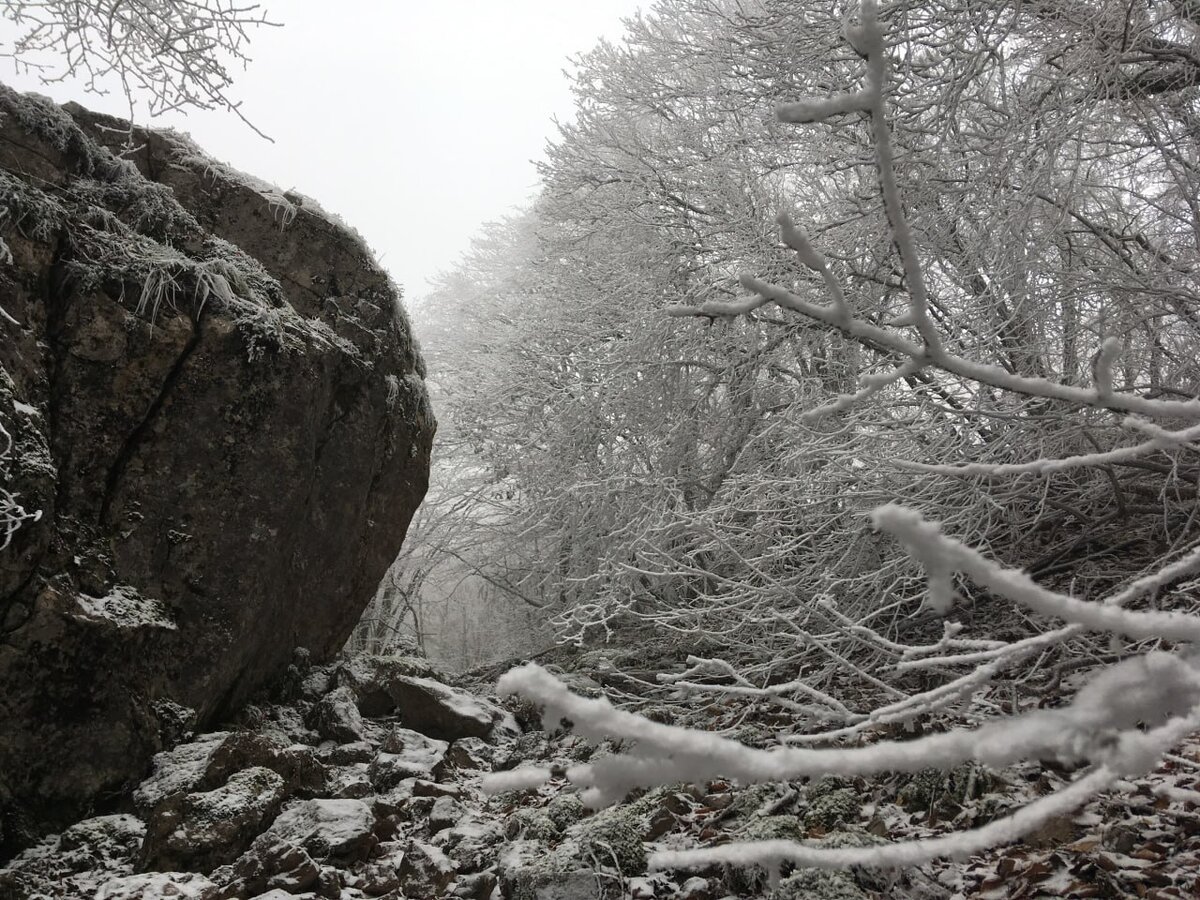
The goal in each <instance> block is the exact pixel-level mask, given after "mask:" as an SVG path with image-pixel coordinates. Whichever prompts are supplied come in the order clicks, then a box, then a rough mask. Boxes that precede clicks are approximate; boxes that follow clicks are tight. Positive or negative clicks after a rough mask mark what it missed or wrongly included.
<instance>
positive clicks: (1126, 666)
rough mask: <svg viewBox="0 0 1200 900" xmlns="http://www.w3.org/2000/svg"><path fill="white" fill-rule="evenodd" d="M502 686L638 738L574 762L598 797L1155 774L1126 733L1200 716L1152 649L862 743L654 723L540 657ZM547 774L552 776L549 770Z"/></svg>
mask: <svg viewBox="0 0 1200 900" xmlns="http://www.w3.org/2000/svg"><path fill="white" fill-rule="evenodd" d="M497 688H498V690H499V692H500V693H501V694H512V693H515V694H520V695H521V696H522V697H524V698H525V699H527V700H530V701H533V702H535V703H540V704H542V705H543V706H544V707H545V713H544V717H545V719H546V721H554V722H557V721H560V720H561V719H567V720H569V721H570V722H572V723H573V727H574V729H575V730H576V731H577V732H578V733H579V734H580V735H582V736H584V737H587V738H592V739H596V740H599V739H602V738H605V737H610V738H620V739H623V740H629V741H633V742H635V744H636V746H635V748H634V751H633V755H620V756H610V757H605V758H603V759H599V760H596V761H594V762H592V763H589V764H585V765H579V766H573V767H571V768H569V769H568V770H567V771H566V776H567V778H568V779H569V780H570V781H571V782H573V783H574V784H576V785H577V786H579V787H581V788H583V789H584V790H583V799H584V802H585V803H587V804H588V805H589V806H604V805H608V804H611V803H615V802H617V801H619V800H620V799H621V798H622V797H624V796H625V795H626V794H627V793H628V792H629V791H630V790H632V789H633V788H636V787H651V786H654V785H659V784H668V783H670V782H672V781H679V780H686V781H693V782H700V781H703V780H706V779H710V778H716V777H725V778H736V779H738V780H740V781H743V782H769V781H784V780H788V779H792V778H802V777H812V776H816V775H825V774H835V775H848V776H853V775H866V774H872V773H875V772H881V771H901V772H914V771H918V770H920V769H924V768H928V767H929V766H936V767H939V768H952V767H953V766H956V765H959V764H961V763H964V762H968V761H970V760H976V761H979V762H982V763H984V764H986V765H991V766H1003V765H1007V764H1010V763H1012V762H1016V761H1018V760H1023V759H1031V758H1032V759H1040V758H1051V757H1057V758H1059V759H1062V760H1064V761H1071V762H1078V761H1092V762H1103V763H1104V764H1105V765H1108V766H1109V767H1110V768H1112V769H1113V770H1114V771H1116V772H1118V773H1120V774H1122V775H1125V776H1129V775H1133V774H1138V773H1140V772H1143V771H1144V768H1143V766H1144V765H1146V764H1147V762H1148V760H1149V763H1150V764H1152V763H1153V759H1156V758H1157V757H1149V758H1148V757H1147V756H1146V754H1145V753H1143V752H1141V751H1138V752H1134V751H1135V750H1136V749H1137V747H1139V746H1140V745H1136V744H1128V743H1124V742H1123V741H1124V737H1123V736H1120V735H1119V734H1118V733H1119V732H1121V731H1122V730H1124V729H1131V728H1133V727H1134V726H1136V724H1137V723H1138V722H1158V721H1162V720H1165V719H1166V718H1167V717H1169V716H1172V715H1188V714H1191V712H1192V710H1193V709H1194V708H1195V707H1196V706H1197V704H1200V673H1197V671H1196V670H1195V669H1194V668H1193V667H1192V666H1191V665H1190V664H1188V663H1186V662H1184V661H1183V660H1182V659H1181V658H1180V657H1178V656H1175V655H1173V654H1169V653H1151V654H1147V655H1146V656H1141V657H1135V658H1134V659H1130V660H1125V661H1124V662H1121V663H1119V664H1117V665H1114V666H1111V667H1109V668H1108V669H1105V670H1103V671H1101V672H1100V673H1099V674H1098V675H1096V676H1095V677H1094V678H1093V679H1092V681H1091V682H1090V683H1089V684H1088V685H1087V686H1085V687H1084V688H1083V689H1082V690H1081V691H1080V692H1079V693H1078V694H1077V695H1076V696H1075V698H1074V700H1073V702H1072V703H1071V704H1070V705H1069V706H1067V707H1064V708H1061V709H1043V710H1034V711H1032V712H1028V713H1025V714H1023V715H1020V716H1013V717H1009V718H1006V719H999V720H996V721H993V722H989V723H987V724H985V725H983V726H981V727H980V728H978V729H976V730H974V731H967V730H959V731H950V732H946V733H943V734H933V735H928V736H926V737H922V738H918V739H916V740H912V741H907V742H903V743H895V742H892V743H883V744H876V745H872V746H866V747H856V748H845V747H840V748H831V749H800V748H781V749H775V750H757V749H754V748H751V747H746V746H744V745H742V744H740V743H738V742H737V741H732V740H729V739H727V738H723V737H720V736H719V735H715V734H710V733H707V732H701V731H694V730H689V729H686V728H679V727H675V726H671V725H663V724H660V723H657V722H651V721H650V720H648V719H645V718H643V717H642V716H639V715H636V714H634V713H631V712H628V711H625V710H620V709H617V708H616V707H614V706H613V705H612V704H611V703H610V702H609V701H608V700H607V699H605V698H596V699H590V698H586V697H579V696H577V695H575V694H572V693H571V691H570V689H569V688H568V687H567V686H566V685H565V684H563V683H562V682H561V681H559V680H558V679H557V678H555V677H554V676H553V675H551V674H550V673H549V672H547V671H546V670H545V669H542V668H541V667H539V666H537V665H536V664H534V663H527V664H525V665H524V666H521V667H519V668H516V669H513V670H511V671H509V672H508V673H507V674H505V675H504V676H503V677H502V678H501V679H500V682H499V684H498V685H497ZM1163 749H1167V748H1166V747H1164V748H1163ZM542 774H544V775H546V776H547V777H548V775H549V770H542ZM537 777H538V771H537V770H534V771H526V772H522V773H521V774H520V775H516V774H513V773H504V774H503V775H502V776H499V777H490V776H489V778H487V779H485V781H484V788H485V789H486V790H489V791H498V790H506V789H510V788H511V787H512V786H513V785H514V784H516V783H520V784H523V785H528V784H530V783H531V781H536V779H537Z"/></svg>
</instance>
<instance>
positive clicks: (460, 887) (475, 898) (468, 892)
mask: <svg viewBox="0 0 1200 900" xmlns="http://www.w3.org/2000/svg"><path fill="white" fill-rule="evenodd" d="M495 889H496V875H495V873H494V872H476V873H475V874H474V875H464V876H463V877H462V878H460V879H458V884H456V885H455V886H454V890H453V891H452V892H451V894H450V896H451V897H462V898H464V900H488V898H490V897H491V896H492V891H494V890H495Z"/></svg>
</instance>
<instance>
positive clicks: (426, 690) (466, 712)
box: [388, 676, 508, 741]
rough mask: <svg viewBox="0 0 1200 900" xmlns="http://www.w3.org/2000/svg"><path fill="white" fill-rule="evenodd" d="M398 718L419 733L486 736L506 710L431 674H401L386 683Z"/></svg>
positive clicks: (444, 737) (442, 736) (446, 736)
mask: <svg viewBox="0 0 1200 900" xmlns="http://www.w3.org/2000/svg"><path fill="white" fill-rule="evenodd" d="M388 692H389V693H390V695H391V696H392V698H393V699H394V700H395V701H396V710H397V711H398V712H399V714H400V719H401V721H403V722H404V724H405V725H407V726H408V727H409V728H414V729H416V730H417V731H420V732H421V733H422V734H427V735H429V736H430V737H435V738H440V739H442V740H447V741H455V740H458V739H459V738H465V737H477V738H483V737H487V735H488V733H489V732H491V730H492V724H493V722H494V721H500V720H503V719H504V718H505V717H506V716H508V714H507V713H505V712H504V710H502V709H500V708H499V707H498V706H495V705H494V704H491V703H488V702H487V701H485V700H481V699H479V698H478V697H475V696H473V695H471V694H468V693H466V692H465V691H460V690H457V689H455V688H452V687H449V686H448V685H444V684H442V683H441V682H440V681H434V680H433V679H432V678H412V677H408V676H401V677H398V678H395V679H393V680H392V681H391V682H389V684H388Z"/></svg>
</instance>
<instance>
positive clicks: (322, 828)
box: [256, 800, 377, 861]
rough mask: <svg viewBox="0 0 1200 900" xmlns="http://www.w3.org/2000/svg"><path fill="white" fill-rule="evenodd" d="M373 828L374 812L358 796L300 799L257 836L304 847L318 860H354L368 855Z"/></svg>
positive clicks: (373, 837)
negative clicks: (353, 798)
mask: <svg viewBox="0 0 1200 900" xmlns="http://www.w3.org/2000/svg"><path fill="white" fill-rule="evenodd" d="M374 829H375V814H374V813H373V812H372V811H371V807H370V806H368V805H367V804H366V803H364V802H363V801H361V800H301V801H299V802H297V803H293V804H292V805H291V806H289V807H287V808H286V809H285V810H284V811H283V812H282V813H280V814H279V817H278V818H277V819H276V820H275V823H274V824H273V825H272V826H271V827H270V828H269V829H268V830H267V831H266V833H264V834H263V835H262V838H260V840H264V839H265V840H269V841H284V842H286V843H290V844H294V845H296V846H299V847H303V848H304V849H305V851H307V852H308V853H309V854H310V855H311V856H312V857H313V858H314V859H317V860H338V861H354V860H364V859H366V858H367V856H368V855H370V852H371V849H372V848H373V847H374V846H375V844H376V843H377V840H376V838H375V833H374ZM256 843H257V842H256Z"/></svg>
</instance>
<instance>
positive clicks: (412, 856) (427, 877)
mask: <svg viewBox="0 0 1200 900" xmlns="http://www.w3.org/2000/svg"><path fill="white" fill-rule="evenodd" d="M457 872H458V867H457V866H456V865H455V864H454V861H453V860H452V859H450V857H448V856H446V854H445V853H443V852H442V851H441V850H439V849H438V848H437V847H435V846H433V845H432V844H428V843H425V842H424V841H413V842H412V843H410V844H409V845H408V849H407V850H406V851H405V852H404V861H403V863H402V864H401V866H400V882H401V884H403V885H404V890H405V892H406V893H407V894H408V895H409V896H411V897H441V896H443V895H444V894H445V893H446V888H447V887H448V886H449V884H450V882H451V881H453V880H454V876H455V874H456V873H457Z"/></svg>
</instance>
